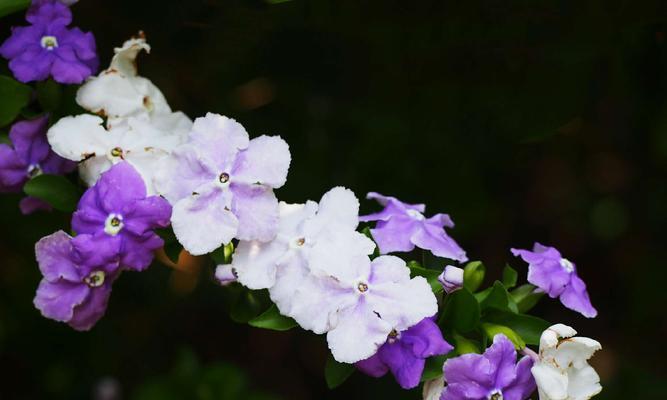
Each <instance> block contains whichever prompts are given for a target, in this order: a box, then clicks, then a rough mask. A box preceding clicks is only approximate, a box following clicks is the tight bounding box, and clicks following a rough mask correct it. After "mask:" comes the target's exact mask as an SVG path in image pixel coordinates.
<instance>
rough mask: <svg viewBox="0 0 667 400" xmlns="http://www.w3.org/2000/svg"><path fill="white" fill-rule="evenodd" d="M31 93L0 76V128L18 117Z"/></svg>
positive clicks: (23, 86) (27, 87) (6, 77)
mask: <svg viewBox="0 0 667 400" xmlns="http://www.w3.org/2000/svg"><path fill="white" fill-rule="evenodd" d="M1 14H2V6H0V15H1ZM31 93H32V89H31V88H30V86H28V85H24V84H22V83H20V82H17V81H15V80H14V79H12V78H10V77H8V76H4V75H0V127H1V126H5V125H8V124H9V123H11V122H12V121H13V120H14V119H15V118H16V117H17V116H18V115H19V113H20V112H21V109H22V108H23V107H25V106H26V105H28V103H29V102H30V94H31Z"/></svg>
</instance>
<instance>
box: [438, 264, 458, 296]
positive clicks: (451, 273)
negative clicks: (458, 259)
mask: <svg viewBox="0 0 667 400" xmlns="http://www.w3.org/2000/svg"><path fill="white" fill-rule="evenodd" d="M438 281H439V282H440V283H441V284H442V287H443V288H445V292H446V293H451V292H453V291H455V290H457V289H461V287H463V269H461V268H458V267H455V266H453V265H448V266H446V267H445V270H444V271H442V274H440V276H438Z"/></svg>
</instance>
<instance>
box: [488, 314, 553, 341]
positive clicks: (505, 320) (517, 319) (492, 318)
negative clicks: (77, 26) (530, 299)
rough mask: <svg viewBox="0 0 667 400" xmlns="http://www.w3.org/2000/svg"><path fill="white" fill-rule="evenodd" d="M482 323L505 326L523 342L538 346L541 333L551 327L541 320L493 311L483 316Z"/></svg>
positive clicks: (523, 315) (524, 315)
mask: <svg viewBox="0 0 667 400" xmlns="http://www.w3.org/2000/svg"><path fill="white" fill-rule="evenodd" d="M484 321H485V322H491V323H496V324H501V325H505V326H507V327H509V328H511V329H512V330H513V331H514V332H516V333H517V334H519V336H521V338H522V339H523V340H524V342H526V343H527V344H532V345H539V344H540V336H542V332H544V331H545V330H546V329H547V328H549V327H550V326H551V324H550V323H549V322H547V321H545V320H543V319H542V318H538V317H534V316H532V315H526V314H514V313H510V312H503V311H494V312H492V313H489V314H487V315H485V316H484Z"/></svg>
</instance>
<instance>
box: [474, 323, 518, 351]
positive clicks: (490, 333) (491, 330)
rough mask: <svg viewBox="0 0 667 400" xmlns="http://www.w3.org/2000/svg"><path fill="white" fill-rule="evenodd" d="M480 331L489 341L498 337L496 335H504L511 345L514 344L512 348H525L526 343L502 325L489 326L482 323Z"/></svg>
mask: <svg viewBox="0 0 667 400" xmlns="http://www.w3.org/2000/svg"><path fill="white" fill-rule="evenodd" d="M482 330H483V331H484V333H485V334H486V336H487V337H488V338H489V340H493V338H494V337H495V336H496V335H498V334H503V335H505V336H506V337H507V338H508V339H509V340H510V341H511V342H512V343H514V347H516V348H517V350H521V349H523V348H524V347H526V342H524V341H523V339H522V338H521V336H519V335H518V334H517V333H516V332H514V330H512V329H511V328H509V327H507V326H504V325H498V324H490V323H483V324H482Z"/></svg>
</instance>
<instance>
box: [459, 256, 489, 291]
mask: <svg viewBox="0 0 667 400" xmlns="http://www.w3.org/2000/svg"><path fill="white" fill-rule="evenodd" d="M484 275H486V267H485V266H484V264H482V262H481V261H471V262H469V263H468V264H466V266H465V267H464V268H463V286H465V287H466V288H467V289H468V290H470V292H471V293H475V291H476V290H477V289H479V287H480V285H481V284H482V282H483V281H484Z"/></svg>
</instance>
